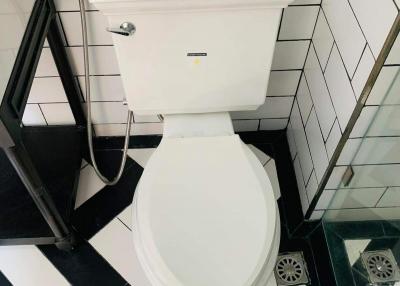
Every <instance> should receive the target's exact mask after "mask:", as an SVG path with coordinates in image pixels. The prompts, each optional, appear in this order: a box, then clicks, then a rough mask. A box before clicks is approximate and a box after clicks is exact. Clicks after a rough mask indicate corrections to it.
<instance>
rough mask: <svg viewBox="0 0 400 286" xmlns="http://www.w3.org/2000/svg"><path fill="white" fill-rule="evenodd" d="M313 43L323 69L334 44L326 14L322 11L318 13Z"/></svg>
mask: <svg viewBox="0 0 400 286" xmlns="http://www.w3.org/2000/svg"><path fill="white" fill-rule="evenodd" d="M313 44H314V47H315V51H316V53H317V56H318V59H319V61H320V62H321V66H322V69H325V67H326V63H327V62H328V58H329V54H330V52H331V49H332V45H333V36H332V33H331V30H330V29H329V26H328V22H327V21H326V18H325V14H324V13H323V11H321V12H320V13H319V15H318V20H317V25H316V26H315V31H314V35H313Z"/></svg>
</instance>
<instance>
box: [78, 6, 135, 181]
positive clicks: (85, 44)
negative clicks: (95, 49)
mask: <svg viewBox="0 0 400 286" xmlns="http://www.w3.org/2000/svg"><path fill="white" fill-rule="evenodd" d="M79 5H80V14H81V21H82V38H83V61H84V66H85V90H86V98H87V99H86V107H87V139H88V145H89V153H90V159H91V160H92V165H93V168H94V170H95V172H96V174H97V176H99V178H100V179H101V180H102V181H103V182H104V183H105V184H106V185H108V186H113V185H115V184H116V183H118V181H119V180H120V179H121V176H122V173H123V172H124V168H125V163H126V156H127V152H128V146H129V136H130V133H131V125H132V119H133V112H132V111H131V110H129V111H128V119H127V125H126V131H125V141H124V151H123V154H122V160H121V166H120V168H119V171H118V174H117V176H116V177H115V178H113V179H112V180H108V179H107V178H106V177H105V176H103V175H102V174H101V172H100V170H99V168H98V167H97V164H96V159H95V156H94V151H93V133H92V132H93V131H92V109H91V100H90V77H89V57H88V54H89V52H88V38H87V25H86V13H85V10H86V9H85V0H79Z"/></svg>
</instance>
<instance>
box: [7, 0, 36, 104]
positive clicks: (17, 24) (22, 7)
mask: <svg viewBox="0 0 400 286" xmlns="http://www.w3.org/2000/svg"><path fill="white" fill-rule="evenodd" d="M34 3H35V1H34V0H0V39H1V41H0V102H1V100H2V99H3V96H4V92H5V89H6V87H7V83H8V80H9V77H10V74H11V71H12V68H13V66H14V62H15V58H16V56H17V53H18V50H19V46H20V44H21V40H22V37H23V35H24V32H25V28H26V25H27V23H28V20H29V16H30V14H31V11H32V8H33V4H34Z"/></svg>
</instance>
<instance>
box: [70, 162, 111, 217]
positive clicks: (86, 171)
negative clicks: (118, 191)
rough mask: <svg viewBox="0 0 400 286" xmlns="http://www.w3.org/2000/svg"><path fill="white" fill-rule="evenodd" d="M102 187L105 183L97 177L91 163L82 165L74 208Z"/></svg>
mask: <svg viewBox="0 0 400 286" xmlns="http://www.w3.org/2000/svg"><path fill="white" fill-rule="evenodd" d="M104 187H105V184H104V183H103V181H101V180H100V179H99V177H98V176H97V174H96V172H95V171H94V169H93V167H92V166H91V165H87V166H86V167H84V168H83V169H82V170H81V173H80V177H79V184H78V190H77V194H76V201H75V209H76V208H78V207H80V206H81V205H82V204H83V203H84V202H86V201H87V200H88V199H90V198H91V197H92V196H94V195H95V194H96V193H97V192H98V191H100V190H101V189H102V188H104Z"/></svg>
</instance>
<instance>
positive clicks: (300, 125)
mask: <svg viewBox="0 0 400 286" xmlns="http://www.w3.org/2000/svg"><path fill="white" fill-rule="evenodd" d="M398 11H399V10H398V6H396V3H395V1H393V0H384V1H374V0H367V1H363V0H323V1H321V10H320V12H319V14H318V18H317V22H316V26H315V29H314V33H313V35H312V39H311V46H310V49H309V51H308V54H307V58H306V62H305V67H304V75H302V77H301V81H300V85H299V88H298V90H297V93H296V96H295V98H296V99H295V101H294V107H293V109H292V111H291V114H290V119H289V124H288V129H287V135H288V141H289V146H290V150H291V153H292V158H293V159H294V160H295V171H296V172H300V173H301V174H299V175H297V177H298V179H299V178H301V176H303V175H304V174H306V175H308V176H310V174H311V172H312V174H313V175H312V177H311V178H312V179H310V178H308V177H307V178H303V181H301V180H298V184H299V191H300V197H302V196H303V195H302V192H304V190H306V192H307V198H308V201H309V203H310V202H311V201H312V200H313V197H314V195H315V193H316V187H315V186H316V185H318V184H320V182H321V179H322V176H323V175H324V173H325V171H326V169H327V166H328V163H329V160H330V159H331V158H332V155H333V153H334V151H335V149H336V147H337V144H338V142H339V140H340V138H341V136H342V133H343V130H344V129H345V128H346V126H347V123H348V121H349V119H350V116H351V114H352V112H353V110H354V107H355V106H356V103H357V100H358V98H359V97H360V94H361V92H362V90H363V88H364V85H365V83H366V81H367V78H368V76H369V74H370V72H371V70H372V67H373V65H374V64H375V60H376V58H377V56H378V54H379V52H380V50H381V48H382V46H383V42H384V41H385V39H386V37H387V35H388V32H389V30H390V28H391V26H392V24H393V22H394V19H395V17H396V16H397V13H398ZM399 42H400V41H399V40H397V41H396V43H395V46H394V47H393V49H395V48H396V47H398V46H399ZM398 54H399V53H395V52H392V53H391V54H390V56H389V58H388V60H387V65H388V66H387V67H386V66H385V67H384V68H383V70H382V72H381V74H380V76H379V78H378V82H377V84H376V86H375V87H374V90H373V91H372V93H371V96H370V99H369V100H368V103H367V105H368V106H366V107H365V108H364V110H363V112H362V114H361V116H360V118H359V120H358V121H357V123H356V126H355V128H354V129H353V132H352V134H351V137H352V138H354V137H355V138H357V137H360V136H362V135H363V134H364V132H365V131H366V129H367V128H368V126H369V123H370V122H371V119H372V118H373V117H374V114H375V113H376V111H377V108H376V106H374V104H379V102H380V100H382V99H381V98H380V97H382V95H383V93H384V92H385V88H386V89H387V85H386V84H387V82H389V81H390V80H391V79H393V77H394V76H395V74H396V67H394V68H393V65H395V66H396V65H397V64H398V63H399V61H400V59H399V56H398ZM389 63H390V64H389ZM389 65H390V67H389ZM397 68H398V67H397ZM397 98H398V97H397ZM396 100H397V99H394V98H393V101H396ZM390 108H391V107H390V106H388V107H387V110H388V111H389V109H390ZM386 119H387V118H386ZM381 120H384V119H383V118H382V119H381ZM371 129H372V130H371ZM369 132H375V133H374V135H375V136H379V135H383V134H388V133H389V131H388V130H382V129H381V128H378V127H376V128H375V129H374V126H372V128H371V127H370V130H369ZM390 132H391V133H393V131H392V130H391V131H390ZM352 147H354V146H352ZM345 149H346V148H345ZM347 150H351V148H350V147H349V148H347ZM347 152H350V151H347ZM343 156H351V155H349V154H347V155H343ZM343 156H342V158H343ZM339 161H340V160H339ZM344 170H345V167H344V166H340V165H338V167H335V169H334V172H333V174H332V176H331V179H330V180H329V182H328V185H327V186H326V190H324V191H323V193H322V196H321V197H320V201H319V202H318V204H317V208H316V211H315V213H314V214H313V215H312V218H316V217H321V213H323V212H324V210H325V209H326V208H328V206H329V201H330V199H332V197H333V193H332V190H336V189H337V188H338V186H339V184H340V180H341V177H342V175H343V172H344ZM314 176H315V177H314ZM308 190H310V191H308ZM372 193H373V192H372V191H371V194H372ZM376 196H377V193H376V194H375V193H374V194H373V195H371V196H366V197H371V198H374V199H375V198H376ZM303 197H304V196H303ZM302 202H303V203H304V202H305V199H304V198H303V199H302ZM375 203H376V202H375ZM371 204H372V203H371ZM303 207H304V205H303Z"/></svg>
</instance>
